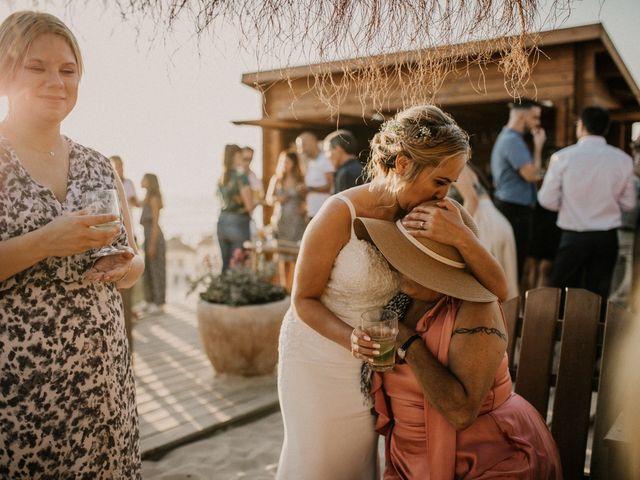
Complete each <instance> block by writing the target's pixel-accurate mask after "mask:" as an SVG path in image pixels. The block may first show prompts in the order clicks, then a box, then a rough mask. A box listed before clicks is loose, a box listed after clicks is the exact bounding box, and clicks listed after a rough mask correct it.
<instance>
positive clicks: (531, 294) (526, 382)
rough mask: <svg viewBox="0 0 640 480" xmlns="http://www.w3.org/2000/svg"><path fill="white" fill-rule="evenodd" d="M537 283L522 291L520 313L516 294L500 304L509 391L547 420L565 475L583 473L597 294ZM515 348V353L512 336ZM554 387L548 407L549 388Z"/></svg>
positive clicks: (597, 301)
mask: <svg viewBox="0 0 640 480" xmlns="http://www.w3.org/2000/svg"><path fill="white" fill-rule="evenodd" d="M562 293H563V292H562V291H561V290H560V289H557V288H547V287H544V288H537V289H534V290H529V291H528V292H526V294H525V302H524V311H523V316H522V318H521V319H520V318H519V317H518V313H517V312H518V301H517V299H513V300H510V301H509V302H506V303H505V305H504V306H503V308H504V311H505V319H506V323H507V331H508V332H509V334H510V339H509V344H508V346H507V351H508V353H509V355H510V358H511V359H513V360H512V362H511V364H512V366H515V365H516V364H517V369H515V374H514V378H515V391H516V393H518V394H520V395H521V396H522V397H524V398H525V399H527V400H528V401H529V403H531V404H532V405H533V406H534V407H535V408H536V410H538V412H540V414H541V415H542V417H543V418H545V419H546V420H547V422H548V423H549V421H550V422H551V433H552V434H553V437H554V438H555V440H556V443H557V444H558V450H559V451H560V456H561V459H562V465H563V472H564V477H565V478H582V477H583V473H584V464H585V455H586V446H587V437H588V433H589V411H590V405H591V391H592V385H593V377H594V372H595V361H596V346H597V339H598V326H599V318H600V297H599V296H598V295H596V294H594V293H591V292H589V291H587V290H582V289H567V290H566V292H565V295H564V301H563V298H562V297H563V295H562ZM517 337H520V352H519V355H518V356H517V357H518V358H515V357H516V355H515V346H516V338H517ZM556 341H559V342H560V350H559V358H558V359H557V360H558V372H557V374H554V372H553V371H552V367H553V364H554V362H553V361H554V350H555V344H556ZM552 387H555V395H554V400H553V405H552V406H551V409H549V400H550V394H551V388H552Z"/></svg>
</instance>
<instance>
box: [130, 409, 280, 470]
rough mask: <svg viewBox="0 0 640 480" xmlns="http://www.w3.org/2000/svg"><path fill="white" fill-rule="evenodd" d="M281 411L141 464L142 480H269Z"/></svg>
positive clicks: (277, 452) (277, 448) (277, 447)
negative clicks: (157, 459)
mask: <svg viewBox="0 0 640 480" xmlns="http://www.w3.org/2000/svg"><path fill="white" fill-rule="evenodd" d="M282 437H283V430H282V417H281V416H280V412H276V413H273V414H271V415H269V416H267V417H264V418H262V419H260V420H257V421H254V422H252V423H248V424H245V425H241V426H237V427H232V428H230V429H228V430H225V431H223V432H220V433H217V434H215V435H213V436H211V437H209V438H206V439H204V440H199V441H197V442H193V443H189V444H187V445H183V446H182V447H178V448H176V449H175V450H172V451H171V452H169V453H168V454H166V455H165V456H164V457H162V458H161V459H160V460H159V461H157V462H153V461H144V462H142V478H143V479H144V480H152V479H162V480H186V479H189V480H218V479H220V480H235V479H241V478H242V479H251V480H267V479H269V480H271V479H273V478H275V476H276V468H277V466H278V457H279V455H280V448H281V447H282Z"/></svg>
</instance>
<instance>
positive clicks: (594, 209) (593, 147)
mask: <svg viewBox="0 0 640 480" xmlns="http://www.w3.org/2000/svg"><path fill="white" fill-rule="evenodd" d="M608 129H609V114H608V113H607V111H606V110H604V109H602V108H600V107H587V108H585V109H584V110H583V111H582V113H581V114H580V119H579V120H578V122H577V125H576V136H577V137H578V142H577V143H576V144H575V145H572V146H570V147H567V148H564V149H562V150H560V151H559V152H557V153H556V154H554V155H553V156H552V157H551V162H550V163H549V170H548V171H547V174H546V175H545V178H544V181H543V183H542V187H541V188H540V191H539V192H538V201H539V202H540V205H542V206H543V207H545V208H547V209H549V210H554V211H557V212H559V213H558V221H557V225H558V227H560V228H561V229H562V237H561V239H560V246H559V248H558V253H557V255H556V259H555V261H554V265H553V271H552V273H551V285H552V286H554V287H561V288H564V287H578V288H586V289H588V290H591V291H592V292H594V293H597V294H598V295H600V296H601V297H602V298H603V299H604V300H605V301H606V299H607V298H608V296H609V289H610V286H611V278H612V275H613V268H614V266H615V262H616V258H617V255H618V237H617V229H618V228H619V227H620V225H621V223H622V220H621V219H622V211H623V210H631V209H632V208H633V207H634V206H635V204H636V194H635V186H634V183H633V161H632V160H631V157H629V155H627V154H626V153H624V152H623V151H622V150H620V149H618V148H615V147H612V146H610V145H607V142H606V140H605V138H604V135H606V133H607V131H608Z"/></svg>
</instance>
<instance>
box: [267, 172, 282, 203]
mask: <svg viewBox="0 0 640 480" xmlns="http://www.w3.org/2000/svg"><path fill="white" fill-rule="evenodd" d="M277 185H278V179H277V177H276V176H275V175H274V176H273V177H271V180H269V187H267V195H266V197H265V201H266V202H267V205H269V206H270V207H273V206H274V205H275V204H276V202H279V201H280V197H279V196H278V195H276V187H277Z"/></svg>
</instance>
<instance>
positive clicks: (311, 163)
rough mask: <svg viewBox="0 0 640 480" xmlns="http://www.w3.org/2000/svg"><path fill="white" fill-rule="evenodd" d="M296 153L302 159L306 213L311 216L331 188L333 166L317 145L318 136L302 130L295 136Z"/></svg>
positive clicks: (316, 211) (320, 205) (317, 209)
mask: <svg viewBox="0 0 640 480" xmlns="http://www.w3.org/2000/svg"><path fill="white" fill-rule="evenodd" d="M296 148H297V150H298V155H299V156H300V159H301V160H302V161H303V166H304V168H303V172H304V183H305V185H306V188H307V215H308V216H309V218H310V219H311V218H313V217H314V216H315V215H316V214H317V213H318V211H319V210H320V207H322V205H323V204H324V202H325V201H326V200H327V198H329V195H330V194H331V190H332V188H333V172H334V170H335V169H334V168H333V166H332V165H331V162H330V161H329V160H328V159H327V157H326V156H325V155H324V153H323V152H322V151H321V150H320V147H319V145H318V137H316V136H315V135H314V134H313V133H311V132H303V133H301V134H300V135H299V136H298V137H297V138H296Z"/></svg>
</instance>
